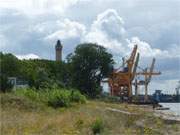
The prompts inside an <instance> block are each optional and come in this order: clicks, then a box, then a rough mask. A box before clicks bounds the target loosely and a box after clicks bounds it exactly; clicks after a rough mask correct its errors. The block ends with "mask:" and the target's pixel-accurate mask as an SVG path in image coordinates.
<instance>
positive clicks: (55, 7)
mask: <svg viewBox="0 0 180 135" xmlns="http://www.w3.org/2000/svg"><path fill="white" fill-rule="evenodd" d="M78 1H79V0H1V1H0V8H8V9H15V10H18V11H20V12H23V13H26V14H43V13H49V12H50V13H52V12H54V13H56V12H58V13H63V12H64V11H65V10H66V9H67V8H68V7H70V6H72V5H74V4H76V3H77V2H78Z"/></svg>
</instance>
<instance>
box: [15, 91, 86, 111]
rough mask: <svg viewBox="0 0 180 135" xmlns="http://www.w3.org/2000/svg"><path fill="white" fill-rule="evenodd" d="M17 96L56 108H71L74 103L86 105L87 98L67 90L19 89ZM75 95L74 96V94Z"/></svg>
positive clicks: (16, 92)
mask: <svg viewBox="0 0 180 135" xmlns="http://www.w3.org/2000/svg"><path fill="white" fill-rule="evenodd" d="M14 93H15V95H18V96H23V97H28V98H29V99H31V100H32V101H37V102H40V103H44V104H47V105H49V106H52V107H54V108H58V107H69V106H70V105H71V103H72V102H76V103H85V102H86V98H85V96H83V95H82V94H80V92H78V91H77V90H73V92H72V90H66V89H45V90H42V89H41V90H35V89H18V90H16V91H15V92H14ZM72 93H74V94H72Z"/></svg>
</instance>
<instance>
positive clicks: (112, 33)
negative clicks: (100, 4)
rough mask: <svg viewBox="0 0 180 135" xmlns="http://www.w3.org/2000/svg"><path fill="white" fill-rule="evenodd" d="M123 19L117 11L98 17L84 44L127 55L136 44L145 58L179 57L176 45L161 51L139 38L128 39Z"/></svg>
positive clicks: (85, 37) (110, 11)
mask: <svg viewBox="0 0 180 135" xmlns="http://www.w3.org/2000/svg"><path fill="white" fill-rule="evenodd" d="M123 24H124V21H123V19H122V18H121V17H120V16H119V15H118V13H117V12H116V10H114V9H108V10H106V11H105V12H103V13H100V14H99V15H98V16H97V19H96V20H95V21H94V22H93V23H92V25H91V28H90V31H89V32H87V34H86V35H85V36H84V37H83V38H82V42H95V43H98V44H100V45H103V46H104V47H106V48H108V49H110V50H111V51H112V53H114V54H121V55H127V54H129V53H130V52H131V50H132V48H133V47H134V45H135V44H137V45H138V51H139V52H140V53H141V56H143V57H160V58H167V57H177V56H179V53H178V51H177V50H179V48H180V47H178V46H177V45H175V47H173V49H170V50H161V49H158V48H153V47H152V46H151V45H150V44H149V43H147V42H145V41H142V40H140V39H139V37H131V38H130V39H128V38H127V35H128V33H127V32H126V30H125V28H124V26H123Z"/></svg>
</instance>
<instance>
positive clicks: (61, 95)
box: [48, 90, 71, 108]
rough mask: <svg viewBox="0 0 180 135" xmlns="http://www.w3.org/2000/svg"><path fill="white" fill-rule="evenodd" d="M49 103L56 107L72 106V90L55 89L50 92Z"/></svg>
mask: <svg viewBox="0 0 180 135" xmlns="http://www.w3.org/2000/svg"><path fill="white" fill-rule="evenodd" d="M48 96H49V100H48V104H49V105H50V106H52V107H54V108H57V107H69V106H70V101H71V100H70V99H71V97H70V92H69V91H58V90H53V91H52V92H50V93H49V95H48Z"/></svg>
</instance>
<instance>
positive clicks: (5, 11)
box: [0, 0, 180, 93]
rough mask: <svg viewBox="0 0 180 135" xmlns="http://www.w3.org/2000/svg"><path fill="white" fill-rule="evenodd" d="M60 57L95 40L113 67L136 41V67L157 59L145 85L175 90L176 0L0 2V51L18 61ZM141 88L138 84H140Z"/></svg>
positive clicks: (179, 43) (178, 60)
mask: <svg viewBox="0 0 180 135" xmlns="http://www.w3.org/2000/svg"><path fill="white" fill-rule="evenodd" d="M58 39H60V40H61V42H62V44H63V58H64V59H65V57H66V56H67V55H68V54H69V53H72V52H73V50H74V48H75V47H76V46H77V45H78V44H80V43H84V42H92V43H98V44H99V45H102V46H104V47H106V48H107V50H108V51H109V52H110V53H112V54H113V56H114V59H115V61H116V63H117V65H120V63H121V62H122V61H121V58H122V57H123V56H126V57H127V56H129V54H130V52H131V50H132V48H133V46H134V44H138V51H139V52H140V63H139V66H141V67H149V66H150V64H151V60H152V58H153V57H155V58H156V64H155V70H156V71H161V72H162V74H161V75H160V76H155V77H153V79H152V83H151V84H150V86H149V89H150V93H152V92H154V90H155V89H162V90H163V92H164V93H175V90H174V89H175V87H176V85H177V81H178V80H180V0H148V1H147V0H96V1H94V0H0V51H2V52H4V53H13V54H14V55H16V56H17V57H18V58H19V59H29V58H40V59H51V60H54V59H55V48H54V47H55V44H56V41H57V40H58ZM141 89H143V88H141Z"/></svg>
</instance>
